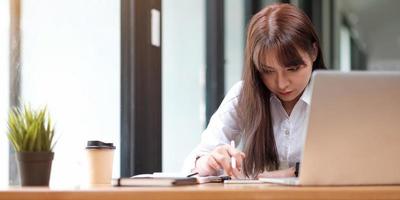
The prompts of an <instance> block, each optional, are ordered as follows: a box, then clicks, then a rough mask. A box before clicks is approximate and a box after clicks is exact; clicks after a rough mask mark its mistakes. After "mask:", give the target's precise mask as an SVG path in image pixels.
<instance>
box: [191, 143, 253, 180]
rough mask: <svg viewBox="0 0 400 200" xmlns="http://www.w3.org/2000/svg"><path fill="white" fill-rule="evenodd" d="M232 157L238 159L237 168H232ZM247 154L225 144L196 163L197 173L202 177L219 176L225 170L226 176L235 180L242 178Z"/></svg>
mask: <svg viewBox="0 0 400 200" xmlns="http://www.w3.org/2000/svg"><path fill="white" fill-rule="evenodd" d="M231 157H234V158H235V159H236V168H232V166H231ZM244 158H245V154H244V153H243V152H241V151H239V150H237V149H235V148H233V147H232V146H230V145H228V144H225V145H221V146H218V147H216V148H215V149H214V150H213V151H212V152H211V153H210V154H208V155H204V156H201V157H200V158H198V159H197V161H196V171H197V172H198V173H199V175H200V176H211V175H217V173H218V171H219V170H221V169H223V170H224V172H225V174H227V175H228V176H231V177H233V178H240V177H242V176H243V175H242V166H243V165H242V164H243V159H244Z"/></svg>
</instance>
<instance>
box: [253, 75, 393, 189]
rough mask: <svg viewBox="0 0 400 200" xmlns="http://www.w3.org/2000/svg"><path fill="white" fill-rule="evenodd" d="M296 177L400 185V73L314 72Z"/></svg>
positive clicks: (320, 181) (301, 182)
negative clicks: (306, 125) (305, 130)
mask: <svg viewBox="0 0 400 200" xmlns="http://www.w3.org/2000/svg"><path fill="white" fill-rule="evenodd" d="M311 87H312V97H311V108H310V113H309V118H308V127H307V134H305V135H306V136H305V141H304V149H303V154H302V155H303V156H302V161H301V166H300V172H299V177H298V178H287V179H275V178H261V179H260V181H262V182H269V183H280V184H294V185H376V184H400V72H333V71H320V72H315V73H314V74H313V79H312V82H311Z"/></svg>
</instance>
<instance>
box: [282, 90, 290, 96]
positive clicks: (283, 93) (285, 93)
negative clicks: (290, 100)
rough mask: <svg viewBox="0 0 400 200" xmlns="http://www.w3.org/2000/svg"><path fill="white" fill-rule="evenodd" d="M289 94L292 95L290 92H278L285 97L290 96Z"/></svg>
mask: <svg viewBox="0 0 400 200" xmlns="http://www.w3.org/2000/svg"><path fill="white" fill-rule="evenodd" d="M291 93H292V91H289V92H279V94H280V95H282V96H287V95H289V94H291Z"/></svg>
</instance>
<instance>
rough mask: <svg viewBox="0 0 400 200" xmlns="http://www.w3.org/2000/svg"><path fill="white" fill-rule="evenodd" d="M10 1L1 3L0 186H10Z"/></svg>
mask: <svg viewBox="0 0 400 200" xmlns="http://www.w3.org/2000/svg"><path fill="white" fill-rule="evenodd" d="M9 8H10V5H9V1H0V44H1V45H0V97H1V101H0V163H1V164H0V186H5V185H8V148H9V145H8V139H7V136H6V134H5V133H6V130H7V128H6V127H7V113H8V104H9V45H8V44H9V24H10V18H9V17H10V12H9V11H10V10H9Z"/></svg>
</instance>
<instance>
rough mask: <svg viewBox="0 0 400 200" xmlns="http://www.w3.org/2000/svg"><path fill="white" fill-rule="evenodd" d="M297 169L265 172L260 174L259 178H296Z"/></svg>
mask: <svg viewBox="0 0 400 200" xmlns="http://www.w3.org/2000/svg"><path fill="white" fill-rule="evenodd" d="M294 172H295V168H294V167H291V168H288V169H282V170H276V171H264V172H263V173H261V174H259V175H258V176H257V178H285V177H294V176H295V174H294Z"/></svg>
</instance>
